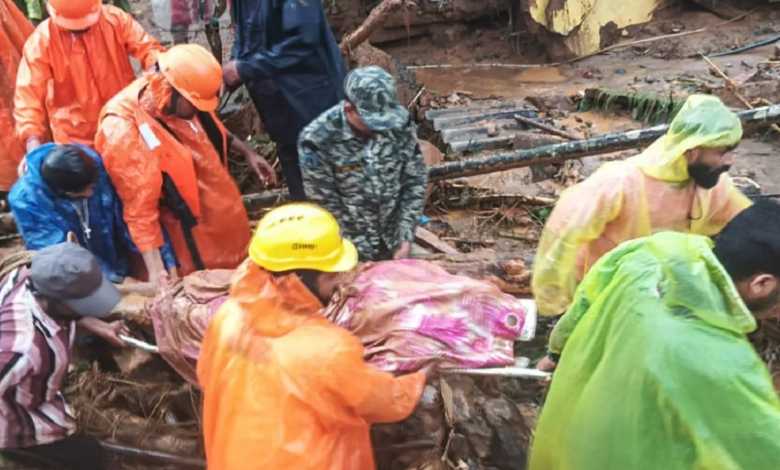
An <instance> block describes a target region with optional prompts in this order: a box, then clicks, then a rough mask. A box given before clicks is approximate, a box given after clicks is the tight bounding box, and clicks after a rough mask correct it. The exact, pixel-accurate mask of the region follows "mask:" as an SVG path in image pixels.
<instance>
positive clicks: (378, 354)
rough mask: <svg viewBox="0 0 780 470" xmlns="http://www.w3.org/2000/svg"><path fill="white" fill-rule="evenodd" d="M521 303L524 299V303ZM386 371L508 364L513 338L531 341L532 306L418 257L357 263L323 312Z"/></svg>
mask: <svg viewBox="0 0 780 470" xmlns="http://www.w3.org/2000/svg"><path fill="white" fill-rule="evenodd" d="M526 305H527V304H526ZM324 314H325V316H326V317H327V318H328V319H330V320H331V321H333V322H334V323H335V324H337V325H339V326H341V327H343V328H345V329H347V330H349V331H351V332H352V333H353V334H354V335H355V336H357V337H358V338H360V340H361V342H362V343H363V346H364V347H365V348H366V360H367V361H368V362H369V363H370V364H373V365H374V366H376V367H378V368H379V369H381V370H386V371H389V372H403V371H416V370H419V369H420V368H421V367H423V366H425V365H427V364H430V363H431V362H432V361H435V362H436V363H437V365H438V366H439V367H441V368H479V367H493V366H506V365H512V364H514V363H515V357H514V342H515V340H517V339H523V340H526V341H527V340H531V339H532V338H533V336H534V333H535V331H534V330H535V328H536V312H535V311H534V310H531V311H529V310H528V309H527V308H526V306H525V305H524V304H523V301H521V300H518V299H515V298H514V297H512V296H510V295H507V294H503V293H502V292H501V291H500V290H499V289H498V288H497V287H496V286H494V285H493V284H490V283H488V282H483V281H476V280H474V279H471V278H468V277H464V276H453V275H452V274H449V273H447V272H446V271H444V270H443V269H441V268H440V267H438V266H436V265H434V264H431V263H428V262H426V261H417V260H400V261H388V262H383V263H376V264H369V265H365V266H364V267H363V268H362V269H361V270H360V271H359V272H358V273H357V274H356V276H355V279H354V280H353V281H352V282H347V283H345V285H344V286H342V288H341V292H340V293H339V294H338V296H337V297H336V298H334V300H333V303H331V305H330V306H329V307H328V309H327V310H326V311H325V313H324Z"/></svg>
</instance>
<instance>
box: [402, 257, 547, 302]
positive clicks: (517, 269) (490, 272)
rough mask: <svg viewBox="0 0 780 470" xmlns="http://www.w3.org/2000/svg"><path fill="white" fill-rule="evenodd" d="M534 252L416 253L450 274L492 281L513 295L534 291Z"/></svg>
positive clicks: (527, 293)
mask: <svg viewBox="0 0 780 470" xmlns="http://www.w3.org/2000/svg"><path fill="white" fill-rule="evenodd" d="M532 258H533V252H532V251H528V252H519V251H515V252H501V253H498V252H495V251H490V250H485V251H476V252H473V253H457V254H436V255H421V256H415V259H421V260H426V261H430V262H431V263H433V264H435V265H437V266H439V267H440V268H442V269H444V270H445V271H447V272H448V273H450V274H455V275H458V276H466V277H470V278H472V279H478V280H480V281H489V282H492V283H493V284H495V285H496V286H498V288H499V289H501V291H502V292H505V293H507V294H512V295H530V294H531V270H530V267H529V266H530V264H531V261H532Z"/></svg>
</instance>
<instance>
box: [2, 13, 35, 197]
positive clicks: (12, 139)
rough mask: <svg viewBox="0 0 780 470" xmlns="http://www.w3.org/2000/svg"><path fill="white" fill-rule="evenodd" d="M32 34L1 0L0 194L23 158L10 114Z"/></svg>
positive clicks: (13, 180)
mask: <svg viewBox="0 0 780 470" xmlns="http://www.w3.org/2000/svg"><path fill="white" fill-rule="evenodd" d="M32 32H33V27H32V25H30V23H29V22H28V21H27V20H26V19H25V18H24V15H23V14H22V12H21V11H19V9H18V8H17V7H16V5H15V4H14V2H13V0H0V129H3V132H2V134H0V191H8V190H9V189H11V186H12V185H13V184H14V182H15V181H16V176H17V170H16V168H17V167H18V166H19V162H20V161H21V160H22V157H23V156H24V145H23V144H22V142H21V141H20V140H19V139H18V138H17V136H16V135H15V134H14V132H13V128H14V120H13V114H12V110H13V101H14V89H15V85H16V72H17V70H18V64H19V61H20V60H21V57H22V48H23V47H24V42H25V41H26V40H27V38H28V37H29V36H30V34H32Z"/></svg>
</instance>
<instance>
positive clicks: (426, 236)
mask: <svg viewBox="0 0 780 470" xmlns="http://www.w3.org/2000/svg"><path fill="white" fill-rule="evenodd" d="M414 241H415V243H417V244H418V245H420V246H421V247H423V248H427V249H429V250H433V251H434V252H436V253H446V254H458V253H460V252H459V251H458V250H456V249H455V248H453V247H452V245H450V244H449V243H447V242H444V241H442V240H441V239H440V238H439V237H437V236H436V234H434V233H432V232H431V231H429V230H426V229H424V228H422V227H417V230H415V233H414Z"/></svg>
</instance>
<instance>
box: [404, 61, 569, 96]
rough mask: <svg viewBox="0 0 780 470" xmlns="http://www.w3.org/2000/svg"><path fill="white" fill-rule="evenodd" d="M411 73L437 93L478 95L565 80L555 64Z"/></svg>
mask: <svg viewBox="0 0 780 470" xmlns="http://www.w3.org/2000/svg"><path fill="white" fill-rule="evenodd" d="M415 73H416V75H417V81H418V82H419V83H422V84H423V85H425V87H426V88H428V89H429V90H434V91H436V92H437V93H439V94H447V95H448V94H450V93H453V92H456V91H468V92H470V93H474V94H475V95H478V96H487V95H500V96H503V97H505V98H521V97H524V96H527V95H528V94H529V90H530V89H532V87H531V88H529V87H528V86H525V85H533V84H560V83H565V82H566V81H567V80H568V78H567V77H566V76H565V75H564V74H563V73H562V72H561V70H560V69H559V68H557V67H540V68H533V69H510V68H497V67H496V68H491V67H475V68H466V69H456V70H454V69H420V70H416V71H415Z"/></svg>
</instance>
